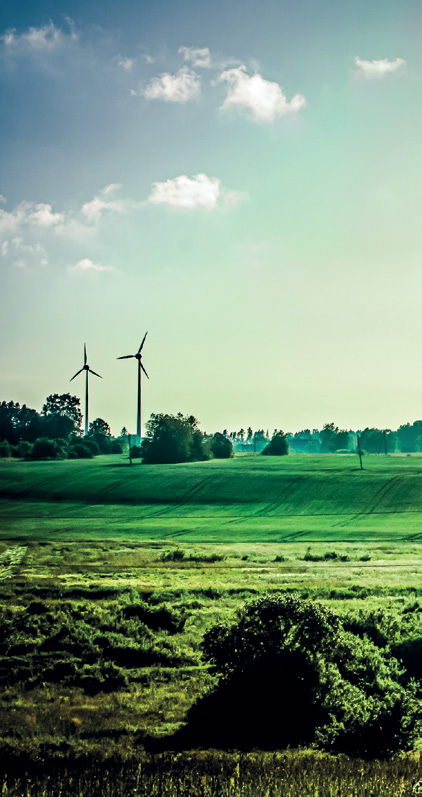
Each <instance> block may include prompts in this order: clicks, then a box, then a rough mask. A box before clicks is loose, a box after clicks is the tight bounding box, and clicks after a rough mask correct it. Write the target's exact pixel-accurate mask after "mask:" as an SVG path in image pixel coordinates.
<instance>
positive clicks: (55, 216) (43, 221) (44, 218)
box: [29, 203, 64, 227]
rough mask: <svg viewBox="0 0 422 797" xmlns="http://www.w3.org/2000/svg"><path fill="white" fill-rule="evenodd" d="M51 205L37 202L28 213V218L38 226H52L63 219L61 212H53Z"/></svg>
mask: <svg viewBox="0 0 422 797" xmlns="http://www.w3.org/2000/svg"><path fill="white" fill-rule="evenodd" d="M52 211H53V209H52V207H51V205H46V204H43V203H41V204H38V205H35V210H33V211H32V213H30V215H29V219H30V220H31V221H32V222H33V223H34V224H37V225H39V226H40V227H52V226H54V225H55V224H61V223H62V222H63V221H64V216H63V213H53V212H52Z"/></svg>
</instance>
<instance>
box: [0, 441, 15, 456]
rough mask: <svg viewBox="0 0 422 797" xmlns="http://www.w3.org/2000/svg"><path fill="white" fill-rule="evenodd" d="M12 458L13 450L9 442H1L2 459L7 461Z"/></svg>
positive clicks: (0, 453)
mask: <svg viewBox="0 0 422 797" xmlns="http://www.w3.org/2000/svg"><path fill="white" fill-rule="evenodd" d="M11 456H12V449H11V446H10V444H9V443H8V441H7V440H0V458H2V459H7V458H8V457H11Z"/></svg>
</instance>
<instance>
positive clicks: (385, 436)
mask: <svg viewBox="0 0 422 797" xmlns="http://www.w3.org/2000/svg"><path fill="white" fill-rule="evenodd" d="M383 434H384V454H385V455H387V454H388V451H387V432H386V431H385V429H384V432H383Z"/></svg>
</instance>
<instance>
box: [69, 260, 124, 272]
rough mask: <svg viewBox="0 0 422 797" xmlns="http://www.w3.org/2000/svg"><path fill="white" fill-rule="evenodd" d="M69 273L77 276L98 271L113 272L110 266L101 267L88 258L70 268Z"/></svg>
mask: <svg viewBox="0 0 422 797" xmlns="http://www.w3.org/2000/svg"><path fill="white" fill-rule="evenodd" d="M69 271H71V272H73V273H78V274H89V273H91V274H92V273H93V272H95V273H98V272H100V271H113V268H112V266H101V265H100V264H99V263H93V262H92V260H90V259H89V257H85V258H83V260H79V262H78V263H76V266H71V268H70V269H69Z"/></svg>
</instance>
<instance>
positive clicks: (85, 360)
mask: <svg viewBox="0 0 422 797" xmlns="http://www.w3.org/2000/svg"><path fill="white" fill-rule="evenodd" d="M86 364H87V359H86V343H84V365H86Z"/></svg>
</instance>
